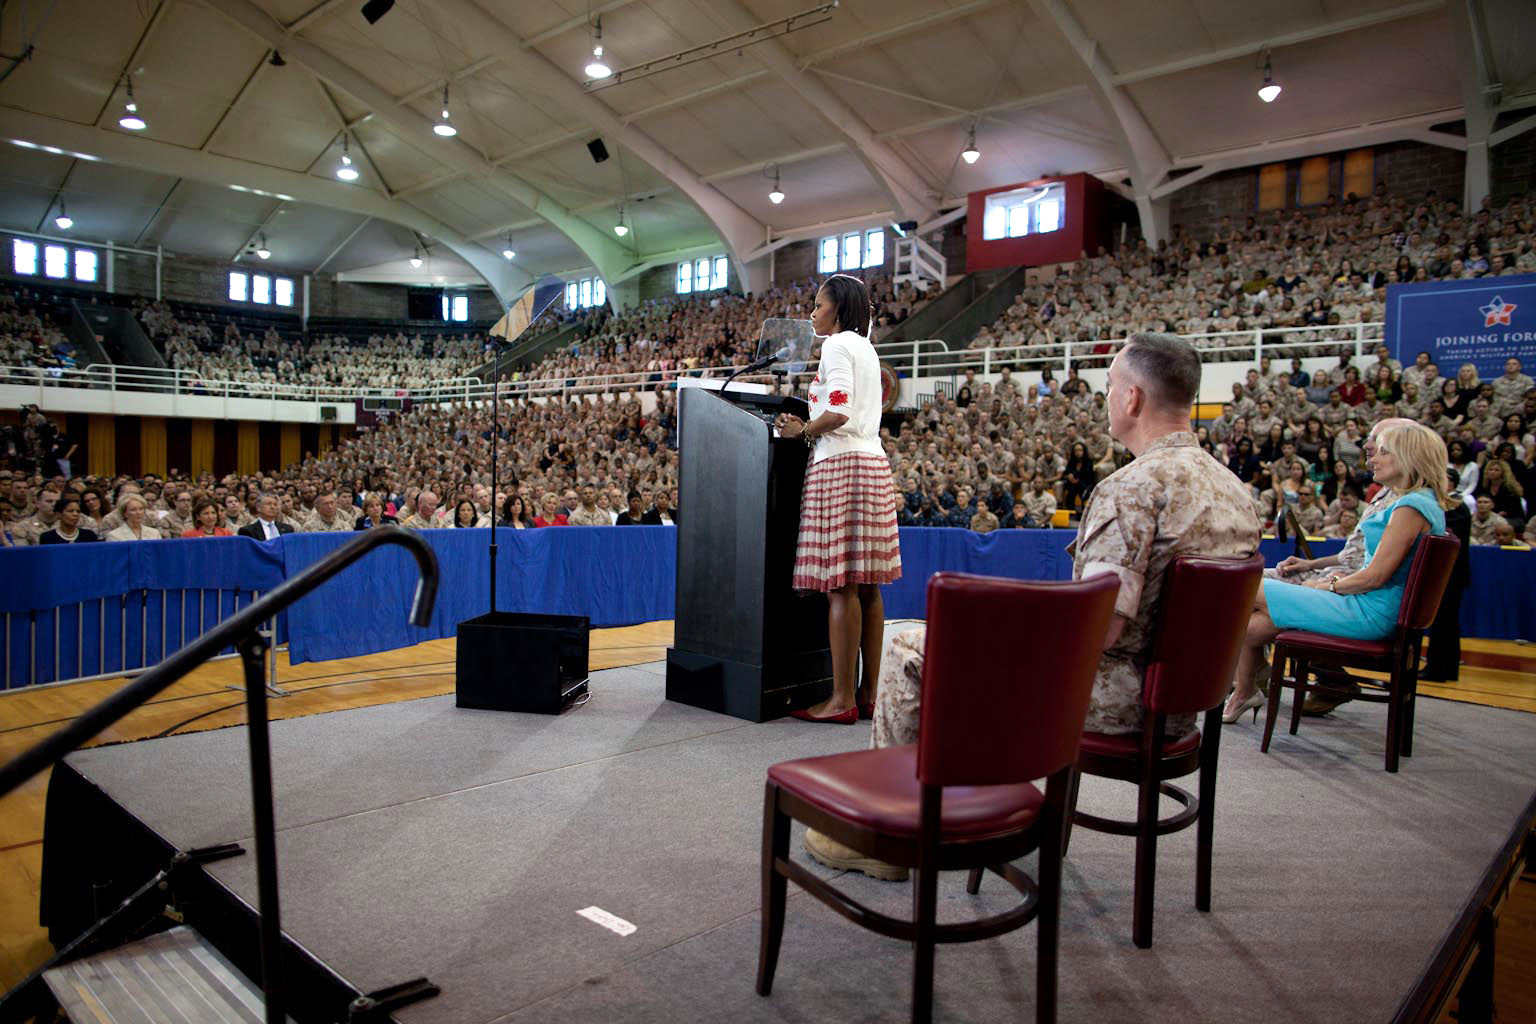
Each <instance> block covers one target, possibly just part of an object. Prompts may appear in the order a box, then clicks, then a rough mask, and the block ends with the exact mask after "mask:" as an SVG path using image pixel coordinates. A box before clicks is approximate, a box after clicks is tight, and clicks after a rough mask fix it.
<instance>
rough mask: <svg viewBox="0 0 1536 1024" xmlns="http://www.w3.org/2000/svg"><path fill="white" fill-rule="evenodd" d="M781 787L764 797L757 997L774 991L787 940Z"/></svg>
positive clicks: (785, 834)
mask: <svg viewBox="0 0 1536 1024" xmlns="http://www.w3.org/2000/svg"><path fill="white" fill-rule="evenodd" d="M778 795H779V788H778V787H777V786H775V785H773V784H772V783H769V784H768V788H767V792H766V793H765V795H764V797H763V931H762V944H761V945H760V947H759V948H758V954H757V994H758V995H760V996H766V995H768V993H769V992H771V991H772V990H773V972H774V971H775V970H776V969H777V968H778V965H779V944H780V943H781V942H782V941H783V938H784V901H785V896H786V889H787V887H788V885H789V879H787V878H785V877H784V876H783V875H782V874H780V873H779V871H778V868H777V867H776V866H775V862H776V861H778V860H781V859H783V860H787V859H788V858H789V818H788V816H787V815H785V814H782V813H781V812H780V811H779V802H778Z"/></svg>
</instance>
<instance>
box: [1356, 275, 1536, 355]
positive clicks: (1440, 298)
mask: <svg viewBox="0 0 1536 1024" xmlns="http://www.w3.org/2000/svg"><path fill="white" fill-rule="evenodd" d="M1386 340H1387V347H1388V348H1389V349H1391V350H1392V355H1393V357H1394V358H1396V359H1399V360H1401V361H1402V363H1403V365H1404V366H1409V365H1411V364H1412V363H1413V360H1414V357H1415V356H1417V355H1418V354H1419V353H1420V352H1428V353H1429V358H1430V359H1431V360H1433V361H1434V363H1435V365H1437V366H1439V367H1440V376H1442V377H1455V376H1456V370H1457V368H1458V367H1460V366H1461V365H1462V364H1463V363H1471V364H1472V365H1473V366H1475V367H1477V375H1478V376H1479V377H1481V378H1482V379H1483V380H1492V379H1493V378H1495V377H1498V376H1500V375H1501V374H1503V373H1504V363H1505V361H1506V360H1507V359H1509V358H1510V357H1511V356H1513V357H1515V358H1516V359H1519V360H1520V362H1521V363H1522V364H1524V367H1525V370H1526V372H1528V373H1529V372H1530V371H1531V368H1532V367H1533V366H1536V274H1515V275H1510V276H1505V277H1480V278H1474V279H1471V280H1464V281H1427V282H1424V283H1422V284H1394V285H1388V286H1387V339H1386Z"/></svg>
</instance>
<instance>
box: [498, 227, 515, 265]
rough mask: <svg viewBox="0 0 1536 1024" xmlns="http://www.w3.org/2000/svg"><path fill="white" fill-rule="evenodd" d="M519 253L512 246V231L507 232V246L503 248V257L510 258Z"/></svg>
mask: <svg viewBox="0 0 1536 1024" xmlns="http://www.w3.org/2000/svg"><path fill="white" fill-rule="evenodd" d="M516 255H517V250H516V249H513V248H512V232H510V231H508V232H507V247H506V248H505V249H503V250H501V258H502V259H505V260H510V259H511V258H512V257H514V256H516Z"/></svg>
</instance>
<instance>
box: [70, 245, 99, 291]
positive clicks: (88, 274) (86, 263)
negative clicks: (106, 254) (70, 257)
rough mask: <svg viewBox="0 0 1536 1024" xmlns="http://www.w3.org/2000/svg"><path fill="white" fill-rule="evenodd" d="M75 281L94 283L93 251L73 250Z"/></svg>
mask: <svg viewBox="0 0 1536 1024" xmlns="http://www.w3.org/2000/svg"><path fill="white" fill-rule="evenodd" d="M75 280H76V281H86V282H90V283H94V282H95V281H96V251H95V250H94V249H76V250H75Z"/></svg>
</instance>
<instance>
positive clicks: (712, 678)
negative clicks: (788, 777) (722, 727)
mask: <svg viewBox="0 0 1536 1024" xmlns="http://www.w3.org/2000/svg"><path fill="white" fill-rule="evenodd" d="M831 694H832V655H831V652H830V651H826V650H820V651H808V652H805V653H803V654H798V655H795V656H793V657H792V658H791V659H788V660H787V663H785V664H781V665H777V666H774V667H771V668H770V667H765V666H763V665H753V664H749V663H747V662H741V661H732V660H730V659H728V658H716V657H713V656H712V655H707V654H696V653H694V652H692V651H684V650H681V649H679V648H676V647H669V648H667V700H675V701H677V702H678V703H679V704H689V705H692V706H693V707H696V708H703V709H705V710H706V711H718V712H720V713H721V714H723V715H730V716H731V717H733V718H744V719H746V720H747V721H749V722H766V721H769V720H770V719H774V718H782V717H783V716H784V715H787V714H789V713H790V712H791V711H795V710H797V709H799V708H806V707H810V706H811V705H812V704H816V703H818V702H820V701H823V700H825V699H826V698H827V697H829V696H831Z"/></svg>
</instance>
